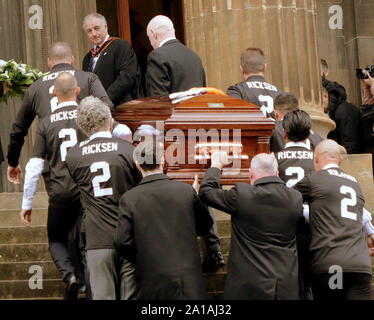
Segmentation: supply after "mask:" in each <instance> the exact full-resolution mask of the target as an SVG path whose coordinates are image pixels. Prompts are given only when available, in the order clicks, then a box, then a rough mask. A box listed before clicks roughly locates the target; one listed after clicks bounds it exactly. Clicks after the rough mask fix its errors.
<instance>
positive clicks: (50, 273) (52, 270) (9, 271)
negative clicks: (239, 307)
mask: <svg viewBox="0 0 374 320" xmlns="http://www.w3.org/2000/svg"><path fill="white" fill-rule="evenodd" d="M227 257H228V256H227V255H224V259H225V262H226V265H225V266H224V267H222V268H220V269H219V270H218V271H217V272H216V273H208V274H205V276H206V277H207V278H209V279H210V278H211V277H213V278H214V276H215V275H222V274H225V273H226V270H227V268H226V267H227ZM48 258H49V259H47V260H44V261H38V260H34V261H31V260H30V261H22V262H0V281H4V280H27V279H30V277H31V276H32V275H33V274H35V271H31V273H29V270H30V268H31V267H33V266H39V267H41V270H42V272H43V278H44V279H55V278H57V279H58V278H59V272H58V271H57V269H56V267H55V265H54V263H53V261H52V260H51V258H50V257H48Z"/></svg>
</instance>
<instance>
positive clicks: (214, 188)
mask: <svg viewBox="0 0 374 320" xmlns="http://www.w3.org/2000/svg"><path fill="white" fill-rule="evenodd" d="M228 163H229V161H228V159H227V154H226V153H225V152H215V153H213V154H212V164H211V168H210V169H209V170H208V171H207V172H206V174H205V176H204V179H203V182H202V185H201V187H200V191H199V196H200V198H201V199H202V200H203V202H205V203H206V204H207V205H209V206H211V207H213V208H216V209H219V210H222V211H224V212H226V213H228V214H230V215H231V224H232V229H231V230H232V235H231V246H230V257H229V263H228V267H227V278H226V282H225V293H224V298H225V299H229V300H232V299H233V300H248V299H250V300H257V299H259V300H264V299H267V300H268V299H293V300H296V299H298V270H297V269H298V263H297V252H296V228H297V226H298V224H299V221H300V220H301V218H302V216H303V203H302V196H301V194H300V193H299V192H297V191H296V190H292V189H289V188H288V187H287V186H286V184H285V183H284V182H283V181H282V180H281V179H280V178H279V177H278V166H277V161H276V159H275V158H274V157H273V156H270V155H268V154H258V155H257V156H255V157H254V158H253V159H252V162H251V169H250V171H249V179H250V183H251V184H248V183H237V184H236V185H235V187H233V188H232V189H230V190H222V189H221V187H220V177H221V170H222V168H223V167H224V166H225V165H227V164H228Z"/></svg>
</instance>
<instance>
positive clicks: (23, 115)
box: [7, 63, 113, 167]
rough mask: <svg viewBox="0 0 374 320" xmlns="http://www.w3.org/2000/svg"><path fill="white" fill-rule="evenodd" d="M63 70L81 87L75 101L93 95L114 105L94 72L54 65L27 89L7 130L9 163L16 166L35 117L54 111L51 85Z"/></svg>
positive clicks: (54, 98) (65, 65)
mask: <svg viewBox="0 0 374 320" xmlns="http://www.w3.org/2000/svg"><path fill="white" fill-rule="evenodd" d="M62 72H69V73H71V74H72V75H73V76H74V77H75V78H76V79H77V81H78V86H79V87H80V89H81V90H80V94H79V96H78V97H77V100H78V102H79V101H80V100H82V99H83V98H85V97H87V96H90V95H92V96H95V97H97V98H100V99H102V100H103V101H104V102H105V103H107V104H108V105H109V106H111V107H112V106H113V104H112V102H111V101H110V99H109V97H108V95H107V93H106V91H105V89H104V87H103V86H102V84H101V82H100V80H99V78H98V77H97V76H96V75H95V74H93V73H91V72H84V71H80V70H75V69H74V67H73V66H72V65H70V64H67V63H61V64H58V65H56V66H54V67H53V68H52V69H51V71H50V73H49V74H47V75H46V76H44V77H43V78H41V79H39V80H37V81H36V82H34V83H33V84H32V85H31V86H30V88H28V89H27V91H26V94H25V97H24V99H23V102H22V105H21V107H20V109H19V111H18V113H17V117H16V120H15V122H14V124H13V126H12V129H11V132H10V142H9V146H8V155H7V158H8V163H9V165H10V166H12V167H16V166H17V165H18V160H19V157H20V153H21V149H22V146H23V143H24V137H25V136H26V135H27V132H28V129H29V128H30V126H31V123H32V122H33V121H34V119H35V117H36V116H38V117H39V118H44V117H45V116H48V115H50V114H51V113H52V112H54V109H55V107H56V106H57V98H56V97H53V84H54V81H55V80H56V78H57V77H58V75H59V74H60V73H62Z"/></svg>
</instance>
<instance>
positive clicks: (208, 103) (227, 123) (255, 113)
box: [116, 94, 274, 130]
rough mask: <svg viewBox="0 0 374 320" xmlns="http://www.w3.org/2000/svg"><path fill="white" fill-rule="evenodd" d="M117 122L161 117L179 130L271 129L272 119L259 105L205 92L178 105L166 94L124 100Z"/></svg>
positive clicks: (118, 111) (118, 110)
mask: <svg viewBox="0 0 374 320" xmlns="http://www.w3.org/2000/svg"><path fill="white" fill-rule="evenodd" d="M116 119H117V120H118V121H120V122H125V123H126V122H129V121H130V122H134V121H143V122H144V121H151V120H153V121H156V120H164V121H165V127H166V128H167V127H178V128H180V129H183V128H186V129H190V128H195V127H204V128H206V129H209V128H210V127H215V128H216V127H217V126H218V127H220V128H222V127H225V128H228V127H229V128H232V129H234V128H240V129H245V128H248V129H252V130H253V129H261V130H272V129H273V128H274V121H273V120H272V119H269V118H267V117H265V116H264V115H263V113H262V112H261V110H260V108H259V107H258V106H256V105H254V104H252V103H249V102H247V101H244V100H241V99H236V98H232V97H229V96H222V95H214V94H206V95H202V96H197V97H194V98H191V99H188V100H185V101H182V102H179V103H177V104H173V103H172V102H171V100H170V99H169V97H167V96H162V97H148V98H142V99H137V100H132V101H130V102H127V103H124V104H122V105H120V106H118V107H117V108H116Z"/></svg>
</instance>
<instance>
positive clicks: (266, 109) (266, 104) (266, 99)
mask: <svg viewBox="0 0 374 320" xmlns="http://www.w3.org/2000/svg"><path fill="white" fill-rule="evenodd" d="M258 100H260V102H261V103H262V105H261V111H262V112H263V114H264V115H265V116H266V114H267V113H272V112H273V111H274V99H273V98H272V97H270V96H263V95H260V96H258Z"/></svg>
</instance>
